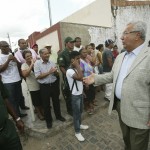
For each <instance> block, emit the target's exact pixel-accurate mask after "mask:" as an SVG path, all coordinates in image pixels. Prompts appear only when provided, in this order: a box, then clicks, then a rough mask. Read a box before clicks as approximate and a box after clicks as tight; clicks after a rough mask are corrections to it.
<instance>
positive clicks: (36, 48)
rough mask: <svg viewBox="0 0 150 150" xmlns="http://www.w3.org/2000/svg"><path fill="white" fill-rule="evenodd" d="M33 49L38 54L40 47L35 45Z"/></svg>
mask: <svg viewBox="0 0 150 150" xmlns="http://www.w3.org/2000/svg"><path fill="white" fill-rule="evenodd" d="M32 49H33V50H34V51H35V52H36V53H37V54H38V45H37V44H33V45H32Z"/></svg>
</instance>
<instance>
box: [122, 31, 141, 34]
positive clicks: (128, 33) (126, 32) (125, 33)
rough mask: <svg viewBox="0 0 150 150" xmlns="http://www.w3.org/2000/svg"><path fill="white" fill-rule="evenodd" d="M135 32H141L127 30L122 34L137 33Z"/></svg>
mask: <svg viewBox="0 0 150 150" xmlns="http://www.w3.org/2000/svg"><path fill="white" fill-rule="evenodd" d="M135 32H139V31H129V32H127V31H125V32H123V33H122V35H127V34H131V33H135Z"/></svg>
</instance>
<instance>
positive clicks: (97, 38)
mask: <svg viewBox="0 0 150 150" xmlns="http://www.w3.org/2000/svg"><path fill="white" fill-rule="evenodd" d="M60 26H61V38H62V39H63V41H64V39H65V38H66V37H67V36H70V37H72V38H75V37H77V36H78V37H81V40H82V45H83V46H85V45H87V44H89V43H91V42H92V43H95V44H96V46H97V45H98V44H100V43H104V41H105V40H106V39H107V38H111V39H113V40H114V32H113V29H112V28H103V27H96V26H88V25H79V24H71V23H63V22H62V23H61V24H60ZM62 44H63V48H64V43H62Z"/></svg>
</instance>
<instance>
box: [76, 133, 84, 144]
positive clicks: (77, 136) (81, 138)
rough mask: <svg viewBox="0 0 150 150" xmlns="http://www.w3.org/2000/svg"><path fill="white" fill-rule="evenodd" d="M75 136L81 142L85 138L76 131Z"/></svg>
mask: <svg viewBox="0 0 150 150" xmlns="http://www.w3.org/2000/svg"><path fill="white" fill-rule="evenodd" d="M75 136H76V138H77V139H78V141H80V142H83V141H84V140H85V139H84V137H83V136H82V134H81V133H76V134H75Z"/></svg>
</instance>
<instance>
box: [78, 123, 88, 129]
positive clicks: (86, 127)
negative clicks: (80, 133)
mask: <svg viewBox="0 0 150 150" xmlns="http://www.w3.org/2000/svg"><path fill="white" fill-rule="evenodd" d="M88 128H89V126H87V125H83V124H81V125H80V129H82V130H86V129H88Z"/></svg>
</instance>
